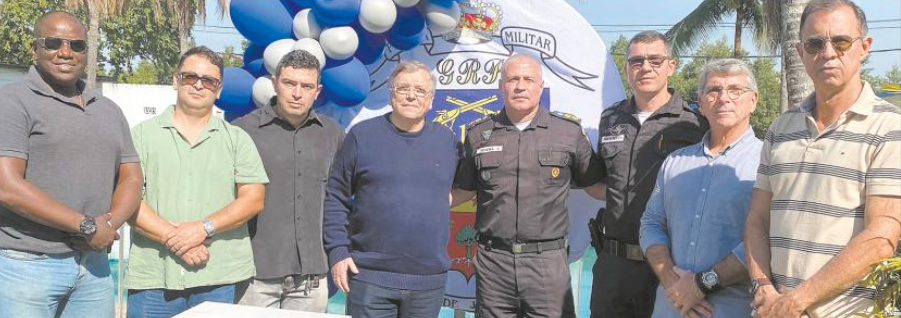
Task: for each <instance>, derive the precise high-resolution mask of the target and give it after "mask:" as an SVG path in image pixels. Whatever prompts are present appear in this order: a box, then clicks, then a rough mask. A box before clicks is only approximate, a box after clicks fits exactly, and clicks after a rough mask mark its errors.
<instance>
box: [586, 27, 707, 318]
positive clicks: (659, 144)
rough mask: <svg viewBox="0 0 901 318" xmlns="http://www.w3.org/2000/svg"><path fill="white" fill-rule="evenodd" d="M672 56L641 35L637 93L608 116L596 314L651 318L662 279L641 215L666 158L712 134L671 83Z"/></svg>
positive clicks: (634, 61)
mask: <svg viewBox="0 0 901 318" xmlns="http://www.w3.org/2000/svg"><path fill="white" fill-rule="evenodd" d="M668 55H669V48H668V44H667V43H666V38H665V37H664V35H663V34H660V33H659V32H656V31H645V32H641V33H639V34H637V35H635V37H633V38H632V40H631V41H629V46H628V53H627V64H626V66H625V68H626V74H627V76H628V79H629V86H630V87H631V88H632V93H633V97H632V98H630V99H626V100H623V101H620V102H617V103H616V104H614V105H613V106H611V107H609V108H607V109H606V110H605V111H604V112H603V113H601V122H600V127H599V129H598V134H599V142H598V147H597V149H598V156H599V158H600V161H601V163H602V169H601V170H602V171H601V175H602V177H603V178H602V179H601V180H602V181H603V182H604V183H605V184H606V186H607V191H606V200H607V207H606V210H605V209H602V210H601V211H600V212H599V213H598V219H597V220H593V221H592V222H591V223H590V224H589V226H590V227H591V230H592V232H593V233H592V237H593V238H594V242H593V245H594V247H595V250H596V251H597V254H598V259H597V262H596V263H595V265H594V268H593V273H594V282H593V285H592V292H591V317H593V318H599V317H604V318H607V317H615V318H622V317H625V318H631V317H636V318H637V317H650V316H651V313H652V312H653V311H654V298H655V293H656V289H657V284H658V281H657V277H656V276H655V275H654V272H653V271H652V270H651V267H650V266H649V265H648V263H647V261H646V259H645V257H644V255H643V254H642V251H641V247H639V245H638V228H639V225H640V221H641V215H642V213H643V212H644V209H645V205H646V204H647V201H648V198H650V195H651V191H652V190H653V188H654V182H655V180H656V178H657V171H658V170H659V168H660V165H661V163H663V160H664V159H665V158H666V156H667V155H669V154H670V153H671V152H673V151H674V150H676V149H679V148H682V147H685V146H688V145H691V144H694V143H697V142H699V141H700V140H701V138H702V137H703V135H704V133H705V132H706V131H707V121H706V120H705V119H704V118H703V117H702V116H701V115H699V114H698V113H696V112H694V111H693V110H692V109H690V108H689V107H688V104H687V103H686V102H685V101H683V100H682V97H681V96H679V94H678V93H676V91H675V90H673V89H668V88H667V82H668V80H669V77H670V76H672V74H673V72H674V71H675V67H676V62H675V61H674V60H672V59H670V58H669V57H668ZM685 199H686V200H691V198H685Z"/></svg>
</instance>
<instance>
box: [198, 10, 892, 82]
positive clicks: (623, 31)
mask: <svg viewBox="0 0 901 318" xmlns="http://www.w3.org/2000/svg"><path fill="white" fill-rule="evenodd" d="M565 1H566V2H567V3H569V5H571V6H573V7H574V8H575V9H576V10H577V11H579V13H581V14H582V16H583V17H584V18H585V20H587V21H588V22H589V23H590V24H592V25H597V26H595V30H596V31H597V32H598V34H599V35H600V36H601V38H602V39H603V40H604V42H605V43H607V44H608V45H609V44H612V43H613V41H615V40H616V39H617V38H618V37H619V36H620V35H623V36H625V37H626V38H630V37H632V36H633V35H635V34H636V33H638V32H639V31H641V30H646V29H657V30H658V31H660V32H665V30H666V29H668V28H669V26H671V25H673V24H675V23H677V22H679V20H681V19H682V18H683V17H684V16H686V15H687V14H688V13H690V12H691V11H692V10H694V9H695V8H696V7H697V6H698V4H699V3H701V0H565ZM216 3H217V1H207V20H206V21H205V23H204V22H203V21H199V22H198V23H197V25H196V26H195V27H194V37H195V40H196V43H197V44H198V45H206V46H209V47H210V48H212V49H213V50H216V51H220V52H221V51H223V50H224V48H225V47H226V46H229V45H231V46H234V47H235V48H238V51H240V47H241V40H242V39H243V37H241V35H240V34H238V32H237V30H235V29H234V25H233V24H232V22H231V19H229V18H228V16H226V17H225V18H220V17H219V14H218V13H219V11H218V10H219V9H218V8H217V7H216ZM855 3H857V4H858V5H859V6H860V7H861V8H863V10H864V12H865V13H866V15H867V21H869V28H870V36H872V37H873V46H872V50H885V49H898V48H901V0H857V1H855ZM734 21H735V20H734V18H727V20H726V22H733V23H734ZM733 32H734V30H733V29H732V27H729V26H727V27H721V28H719V30H718V32H715V33H714V34H713V35H711V36H710V38H708V40H709V41H711V42H713V41H716V40H719V39H720V38H722V37H723V36H724V35H725V36H726V37H727V39H728V41H730V43H731V41H732V33H733ZM744 34H745V36H743V39H742V44H743V47H744V48H745V49H746V50H748V51H749V53H750V54H751V55H757V54H758V53H757V52H756V50H755V49H754V46H753V42H751V38H750V32H744ZM777 64H778V63H777ZM892 65H901V51H891V52H873V53H872V54H870V60H869V64H868V65H867V67H868V68H872V69H873V72H872V73H873V74H874V75H882V74H883V73H885V72H886V71H887V70H889V69H890V68H891V67H892Z"/></svg>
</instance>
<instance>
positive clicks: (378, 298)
mask: <svg viewBox="0 0 901 318" xmlns="http://www.w3.org/2000/svg"><path fill="white" fill-rule="evenodd" d="M442 303H444V288H443V287H442V288H436V289H430V290H408V289H393V288H386V287H381V286H377V285H373V284H370V283H367V282H364V281H360V280H357V279H353V278H351V279H350V293H348V294H347V314H348V315H350V316H351V317H354V318H395V317H398V318H435V317H438V314H439V313H440V312H441V304H442Z"/></svg>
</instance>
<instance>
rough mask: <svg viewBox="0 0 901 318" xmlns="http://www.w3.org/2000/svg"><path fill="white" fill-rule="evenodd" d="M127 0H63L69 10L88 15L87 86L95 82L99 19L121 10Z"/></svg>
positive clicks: (98, 44)
mask: <svg viewBox="0 0 901 318" xmlns="http://www.w3.org/2000/svg"><path fill="white" fill-rule="evenodd" d="M126 2H128V0H65V7H66V8H67V9H68V10H70V11H75V10H79V9H82V10H85V12H86V13H87V16H88V39H87V40H88V62H87V66H86V67H85V73H87V75H88V79H87V84H88V87H94V86H95V85H96V84H97V67H98V64H97V57H98V55H99V54H100V52H99V50H98V48H99V47H100V21H101V20H103V19H106V18H109V17H110V16H113V15H116V14H119V13H120V12H122V8H124V7H125V5H126Z"/></svg>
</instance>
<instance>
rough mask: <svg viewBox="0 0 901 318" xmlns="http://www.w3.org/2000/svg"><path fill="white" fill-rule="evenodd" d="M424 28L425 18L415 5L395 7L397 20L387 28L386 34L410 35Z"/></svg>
mask: <svg viewBox="0 0 901 318" xmlns="http://www.w3.org/2000/svg"><path fill="white" fill-rule="evenodd" d="M422 29H425V18H423V17H422V14H421V13H419V10H418V9H416V7H410V8H397V21H395V22H394V25H393V26H391V29H390V30H388V34H389V35H390V34H396V35H400V36H410V35H414V34H418V33H419V32H421V31H422Z"/></svg>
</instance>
